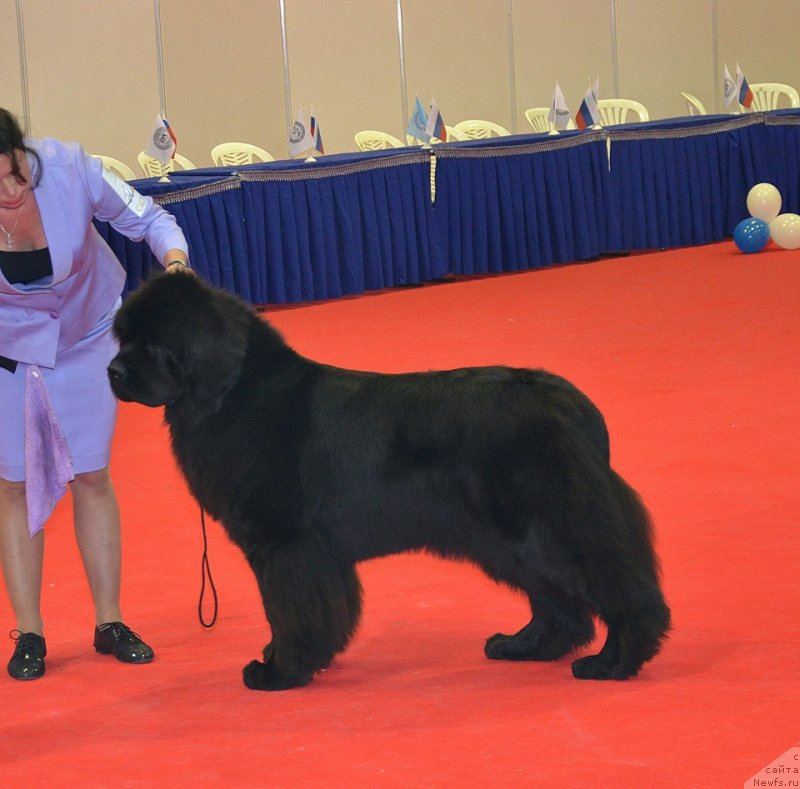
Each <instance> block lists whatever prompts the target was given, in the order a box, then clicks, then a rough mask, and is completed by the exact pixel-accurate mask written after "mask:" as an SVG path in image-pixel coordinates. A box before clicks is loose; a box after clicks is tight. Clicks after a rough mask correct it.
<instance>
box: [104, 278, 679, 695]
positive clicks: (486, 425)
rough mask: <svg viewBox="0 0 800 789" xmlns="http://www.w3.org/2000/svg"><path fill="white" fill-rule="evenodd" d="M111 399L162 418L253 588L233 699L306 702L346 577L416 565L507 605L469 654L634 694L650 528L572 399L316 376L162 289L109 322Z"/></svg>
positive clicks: (342, 622)
mask: <svg viewBox="0 0 800 789" xmlns="http://www.w3.org/2000/svg"><path fill="white" fill-rule="evenodd" d="M114 331H115V333H116V335H117V337H118V338H119V341H120V351H119V354H118V355H117V356H116V358H115V359H114V360H113V361H112V362H111V365H110V366H109V376H110V380H111V384H112V387H113V389H114V392H115V393H116V395H117V397H119V398H120V399H121V400H133V401H137V402H140V403H144V404H145V405H148V406H162V405H163V406H165V412H164V413H165V419H166V422H167V424H168V425H169V429H170V432H171V437H172V448H173V451H174V453H175V457H176V458H177V461H178V463H179V465H180V467H181V469H182V470H183V473H184V474H185V476H186V479H187V481H188V484H189V487H190V489H191V491H192V493H193V494H194V496H195V497H196V498H197V500H198V501H199V503H200V504H201V506H202V507H204V508H205V510H206V511H207V512H209V513H210V514H211V515H212V516H213V517H214V518H216V519H217V520H219V521H220V522H221V523H222V524H223V525H224V527H225V528H226V529H227V531H228V533H229V535H230V537H231V538H232V539H233V541H234V542H235V543H236V544H237V545H239V547H240V548H241V549H242V551H243V552H244V554H245V556H246V557H247V560H248V562H249V563H250V566H251V567H252V569H253V572H254V573H255V575H256V578H257V579H258V584H259V588H260V591H261V596H262V599H263V603H264V610H265V611H266V615H267V619H268V620H269V624H270V628H271V631H272V640H271V641H270V642H269V643H268V644H267V646H266V647H265V648H264V659H263V662H261V661H253V662H252V663H250V664H249V665H248V666H246V667H245V669H244V682H245V685H247V687H249V688H255V689H259V690H279V689H283V688H292V687H296V686H300V685H305V684H306V683H308V682H309V681H310V680H311V678H312V676H313V675H314V672H316V671H318V670H320V669H323V668H325V667H326V666H328V664H329V663H330V662H331V660H333V658H334V656H335V655H336V654H337V653H338V652H341V651H342V650H343V649H344V648H345V647H346V646H347V643H348V641H349V640H350V638H351V637H352V635H353V633H354V631H355V629H356V627H357V626H358V621H359V615H360V611H361V587H360V584H359V580H358V576H357V575H356V569H355V565H356V563H357V562H360V561H362V560H364V559H369V558H371V557H375V556H383V555H386V554H392V553H397V552H401V551H409V550H412V551H413V550H420V549H427V550H429V551H431V552H432V553H435V554H438V555H440V556H444V557H450V558H455V559H467V560H470V561H472V562H474V563H475V564H477V565H478V566H479V567H481V568H482V569H483V570H484V571H485V572H486V573H487V574H488V575H489V576H491V577H492V578H494V579H495V580H497V581H501V582H503V583H505V584H508V585H509V586H511V587H514V588H517V589H520V590H522V591H523V592H524V593H525V594H527V596H528V598H529V600H530V603H531V608H532V611H533V618H532V620H531V622H530V623H529V624H527V625H525V627H523V628H522V630H520V631H519V632H518V633H516V634H514V635H502V634H497V635H494V636H492V637H491V638H489V639H488V641H487V642H486V646H485V652H486V655H487V656H488V657H490V658H494V659H505V660H556V659H558V658H560V657H563V656H564V655H566V654H568V653H569V652H571V651H573V650H574V649H576V648H577V647H580V646H583V645H585V644H588V643H589V642H590V641H591V640H592V639H593V637H594V622H593V617H594V615H597V616H598V617H599V618H600V619H602V620H603V621H604V622H605V623H606V625H607V627H608V636H607V639H606V642H605V645H604V646H603V648H602V650H601V651H600V653H599V654H597V655H590V656H587V657H583V658H581V659H579V660H576V661H575V662H574V663H573V664H572V671H573V674H574V675H575V676H576V677H579V678H582V679H625V678H627V677H632V676H634V675H635V674H636V673H637V672H638V671H639V669H640V667H641V666H642V664H643V663H644V662H645V661H647V660H650V658H652V657H653V656H654V655H655V654H656V653H657V652H658V651H659V648H660V646H661V642H662V640H663V639H664V638H665V635H666V633H667V631H668V629H669V623H670V614H669V609H668V608H667V605H666V603H665V602H664V598H663V597H662V594H661V590H660V588H659V579H658V563H657V559H656V557H655V555H654V552H653V546H652V539H651V530H650V522H649V519H648V516H647V513H646V511H645V509H644V507H643V506H642V504H641V502H640V501H639V498H638V496H637V495H636V493H635V492H634V491H633V490H632V489H631V488H630V487H629V486H628V485H627V484H626V483H625V482H624V481H623V480H622V479H621V478H620V477H619V475H617V474H616V473H615V472H614V471H613V470H612V469H611V467H610V465H609V447H608V434H607V432H606V426H605V422H604V420H603V417H602V415H601V414H600V412H599V411H598V410H597V408H596V407H595V406H594V405H593V404H592V403H591V402H590V401H589V400H588V398H587V397H586V396H585V395H583V394H582V393H581V392H579V391H578V390H577V389H575V387H574V386H572V385H571V384H570V383H568V382H567V381H565V380H564V379H563V378H559V377H557V376H555V375H551V374H549V373H547V372H543V371H541V370H526V369H511V368H508V367H481V368H466V369H461V370H450V371H446V372H419V373H407V374H401V375H384V374H379V373H372V372H355V371H351V370H343V369H338V368H336V367H331V366H327V365H324V364H319V363H317V362H314V361H311V360H309V359H307V358H304V357H302V356H301V355H299V354H298V353H296V352H295V351H294V350H292V349H291V348H290V347H289V346H288V345H287V344H286V343H285V342H284V341H283V339H282V338H281V337H280V335H279V334H278V333H277V332H276V331H275V330H274V329H273V328H271V327H270V325H269V324H268V323H267V322H266V321H264V320H262V319H261V318H260V317H259V316H258V315H256V314H255V313H254V312H253V311H252V310H251V309H250V308H249V307H248V306H247V305H246V304H244V303H243V302H242V301H241V300H239V299H238V298H236V297H233V296H231V295H229V294H227V293H224V292H222V291H220V290H216V289H213V288H210V287H208V286H207V285H205V284H203V283H202V282H201V281H200V280H199V279H197V278H196V277H194V276H191V275H189V274H182V273H176V274H162V275H159V276H157V277H155V278H153V279H152V280H150V281H149V282H148V283H147V284H145V285H144V286H143V287H141V288H140V289H139V290H138V291H137V292H136V293H134V294H133V295H132V296H131V297H130V298H128V300H127V301H126V302H125V304H124V305H123V307H122V309H121V310H120V312H119V313H118V315H117V318H116V321H115V323H114Z"/></svg>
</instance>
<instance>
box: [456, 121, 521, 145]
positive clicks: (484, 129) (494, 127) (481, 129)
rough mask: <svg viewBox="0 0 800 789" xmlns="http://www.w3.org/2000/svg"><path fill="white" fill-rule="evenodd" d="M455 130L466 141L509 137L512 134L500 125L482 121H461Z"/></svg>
mask: <svg viewBox="0 0 800 789" xmlns="http://www.w3.org/2000/svg"><path fill="white" fill-rule="evenodd" d="M455 130H456V132H458V133H459V134H460V135H461V136H462V137H463V138H464V139H465V140H487V139H489V138H490V137H508V136H509V135H510V134H511V132H510V131H509V130H508V129H506V128H504V127H503V126H501V125H500V124H499V123H493V122H492V121H482V120H469V121H461V122H460V123H457V124H456V125H455Z"/></svg>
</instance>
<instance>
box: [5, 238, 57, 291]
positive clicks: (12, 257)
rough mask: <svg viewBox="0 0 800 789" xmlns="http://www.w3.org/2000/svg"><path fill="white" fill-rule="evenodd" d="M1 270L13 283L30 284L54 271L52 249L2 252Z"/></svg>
mask: <svg viewBox="0 0 800 789" xmlns="http://www.w3.org/2000/svg"><path fill="white" fill-rule="evenodd" d="M0 271H2V272H3V276H4V277H5V278H6V279H7V280H8V281H9V282H10V283H11V284H12V285H29V284H30V283H31V282H36V280H37V279H41V278H42V277H49V276H50V275H51V274H52V273H53V262H52V260H50V250H49V249H48V248H47V247H45V248H44V249H31V250H26V251H25V252H0Z"/></svg>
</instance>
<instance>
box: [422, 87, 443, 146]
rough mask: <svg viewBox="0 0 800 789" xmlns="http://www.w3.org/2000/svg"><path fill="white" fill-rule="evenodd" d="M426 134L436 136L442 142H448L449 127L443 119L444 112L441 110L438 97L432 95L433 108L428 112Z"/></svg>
mask: <svg viewBox="0 0 800 789" xmlns="http://www.w3.org/2000/svg"><path fill="white" fill-rule="evenodd" d="M425 134H427V135H428V137H429V138H430V137H436V139H438V140H441V141H442V142H447V129H446V128H445V125H444V120H443V119H442V113H441V112H439V105H438V104H437V103H436V99H434V98H433V97H432V96H431V110H430V112H429V113H428V122H427V123H426V124H425Z"/></svg>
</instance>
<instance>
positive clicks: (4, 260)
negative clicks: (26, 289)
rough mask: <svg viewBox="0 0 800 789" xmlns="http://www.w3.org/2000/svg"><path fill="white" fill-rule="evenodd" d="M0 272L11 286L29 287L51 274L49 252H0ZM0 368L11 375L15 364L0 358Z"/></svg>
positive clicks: (11, 360) (15, 366)
mask: <svg viewBox="0 0 800 789" xmlns="http://www.w3.org/2000/svg"><path fill="white" fill-rule="evenodd" d="M0 271H2V272H3V276H4V277H5V278H6V279H7V280H8V281H9V283H10V284H12V285H29V284H30V283H31V282H36V280H37V279H41V278H42V277H49V276H50V275H51V274H52V273H53V261H52V260H51V259H50V250H49V249H48V248H47V247H45V248H44V249H31V250H26V251H25V252H0ZM0 368H2V369H4V370H8V371H9V372H11V373H13V372H15V371H16V369H17V363H16V362H15V361H14V360H13V359H9V358H8V357H6V356H0Z"/></svg>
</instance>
